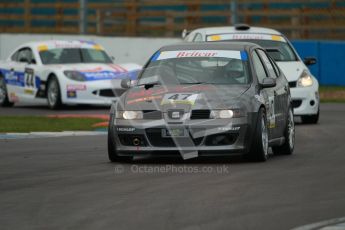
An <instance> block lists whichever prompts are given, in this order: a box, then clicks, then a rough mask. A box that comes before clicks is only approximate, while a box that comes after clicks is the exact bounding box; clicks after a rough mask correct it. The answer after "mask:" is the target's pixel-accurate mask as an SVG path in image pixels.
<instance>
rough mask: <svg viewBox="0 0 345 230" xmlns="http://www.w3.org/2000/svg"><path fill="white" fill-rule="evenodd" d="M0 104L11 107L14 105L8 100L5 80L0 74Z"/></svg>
mask: <svg viewBox="0 0 345 230" xmlns="http://www.w3.org/2000/svg"><path fill="white" fill-rule="evenodd" d="M0 105H1V106H2V107H11V106H13V105H14V103H13V102H10V101H9V99H8V94H7V87H6V81H5V78H4V77H3V76H2V75H0Z"/></svg>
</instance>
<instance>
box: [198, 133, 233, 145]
mask: <svg viewBox="0 0 345 230" xmlns="http://www.w3.org/2000/svg"><path fill="white" fill-rule="evenodd" d="M237 137H238V133H217V134H212V135H209V136H207V137H206V140H205V145H206V146H219V145H232V144H233V143H235V141H236V140H237Z"/></svg>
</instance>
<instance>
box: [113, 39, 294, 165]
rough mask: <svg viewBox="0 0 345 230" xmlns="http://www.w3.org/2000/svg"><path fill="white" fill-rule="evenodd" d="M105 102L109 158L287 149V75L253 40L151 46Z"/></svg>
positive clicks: (259, 155) (262, 156)
mask: <svg viewBox="0 0 345 230" xmlns="http://www.w3.org/2000/svg"><path fill="white" fill-rule="evenodd" d="M122 86H123V87H128V88H129V89H128V90H127V91H126V92H125V93H124V94H123V95H122V96H121V97H120V99H119V100H118V101H117V102H115V103H114V104H113V105H112V107H111V112H110V122H109V131H108V132H109V133H108V154H109V159H110V161H113V162H114V161H119V160H124V159H131V158H132V157H133V156H143V155H156V156H173V155H176V154H177V155H179V154H180V155H181V156H182V157H183V158H184V159H188V158H192V157H197V156H222V155H236V154H241V155H245V156H248V157H249V158H250V159H253V160H257V161H265V160H267V158H268V148H269V147H272V150H273V153H274V154H292V152H293V150H294V135H295V129H294V121H293V108H292V106H291V98H290V89H289V85H288V81H287V80H286V78H285V76H284V75H283V73H282V71H281V70H280V69H279V68H278V66H277V65H276V63H275V62H274V61H273V60H272V58H271V57H270V56H268V55H267V53H266V52H265V50H264V49H263V48H261V47H260V46H258V45H255V44H252V43H243V42H237V43H199V44H198V43H186V44H178V45H171V46H165V47H163V48H161V49H160V50H159V51H157V52H156V53H155V54H154V55H153V56H152V57H151V59H150V60H149V61H148V63H147V64H146V65H145V66H144V68H143V70H142V72H141V73H140V74H139V77H138V81H137V82H135V83H133V82H132V81H130V80H129V79H128V80H126V79H125V80H123V81H122Z"/></svg>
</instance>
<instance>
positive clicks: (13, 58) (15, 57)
mask: <svg viewBox="0 0 345 230" xmlns="http://www.w3.org/2000/svg"><path fill="white" fill-rule="evenodd" d="M18 52H19V51H16V52H15V53H14V54H12V56H11V61H18Z"/></svg>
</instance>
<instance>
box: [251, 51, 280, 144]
mask: <svg viewBox="0 0 345 230" xmlns="http://www.w3.org/2000/svg"><path fill="white" fill-rule="evenodd" d="M252 62H253V67H254V71H255V74H256V76H257V78H258V82H259V84H260V83H262V82H263V80H264V79H265V78H267V77H268V76H269V75H268V71H267V70H266V68H265V66H264V64H263V61H262V60H261V58H260V57H259V54H258V52H257V51H256V50H254V51H252ZM259 96H260V98H263V100H264V101H265V108H266V117H267V127H268V135H269V139H272V138H275V137H276V136H277V132H276V129H275V126H276V119H275V110H274V109H275V106H274V88H262V89H260V95H259Z"/></svg>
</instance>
